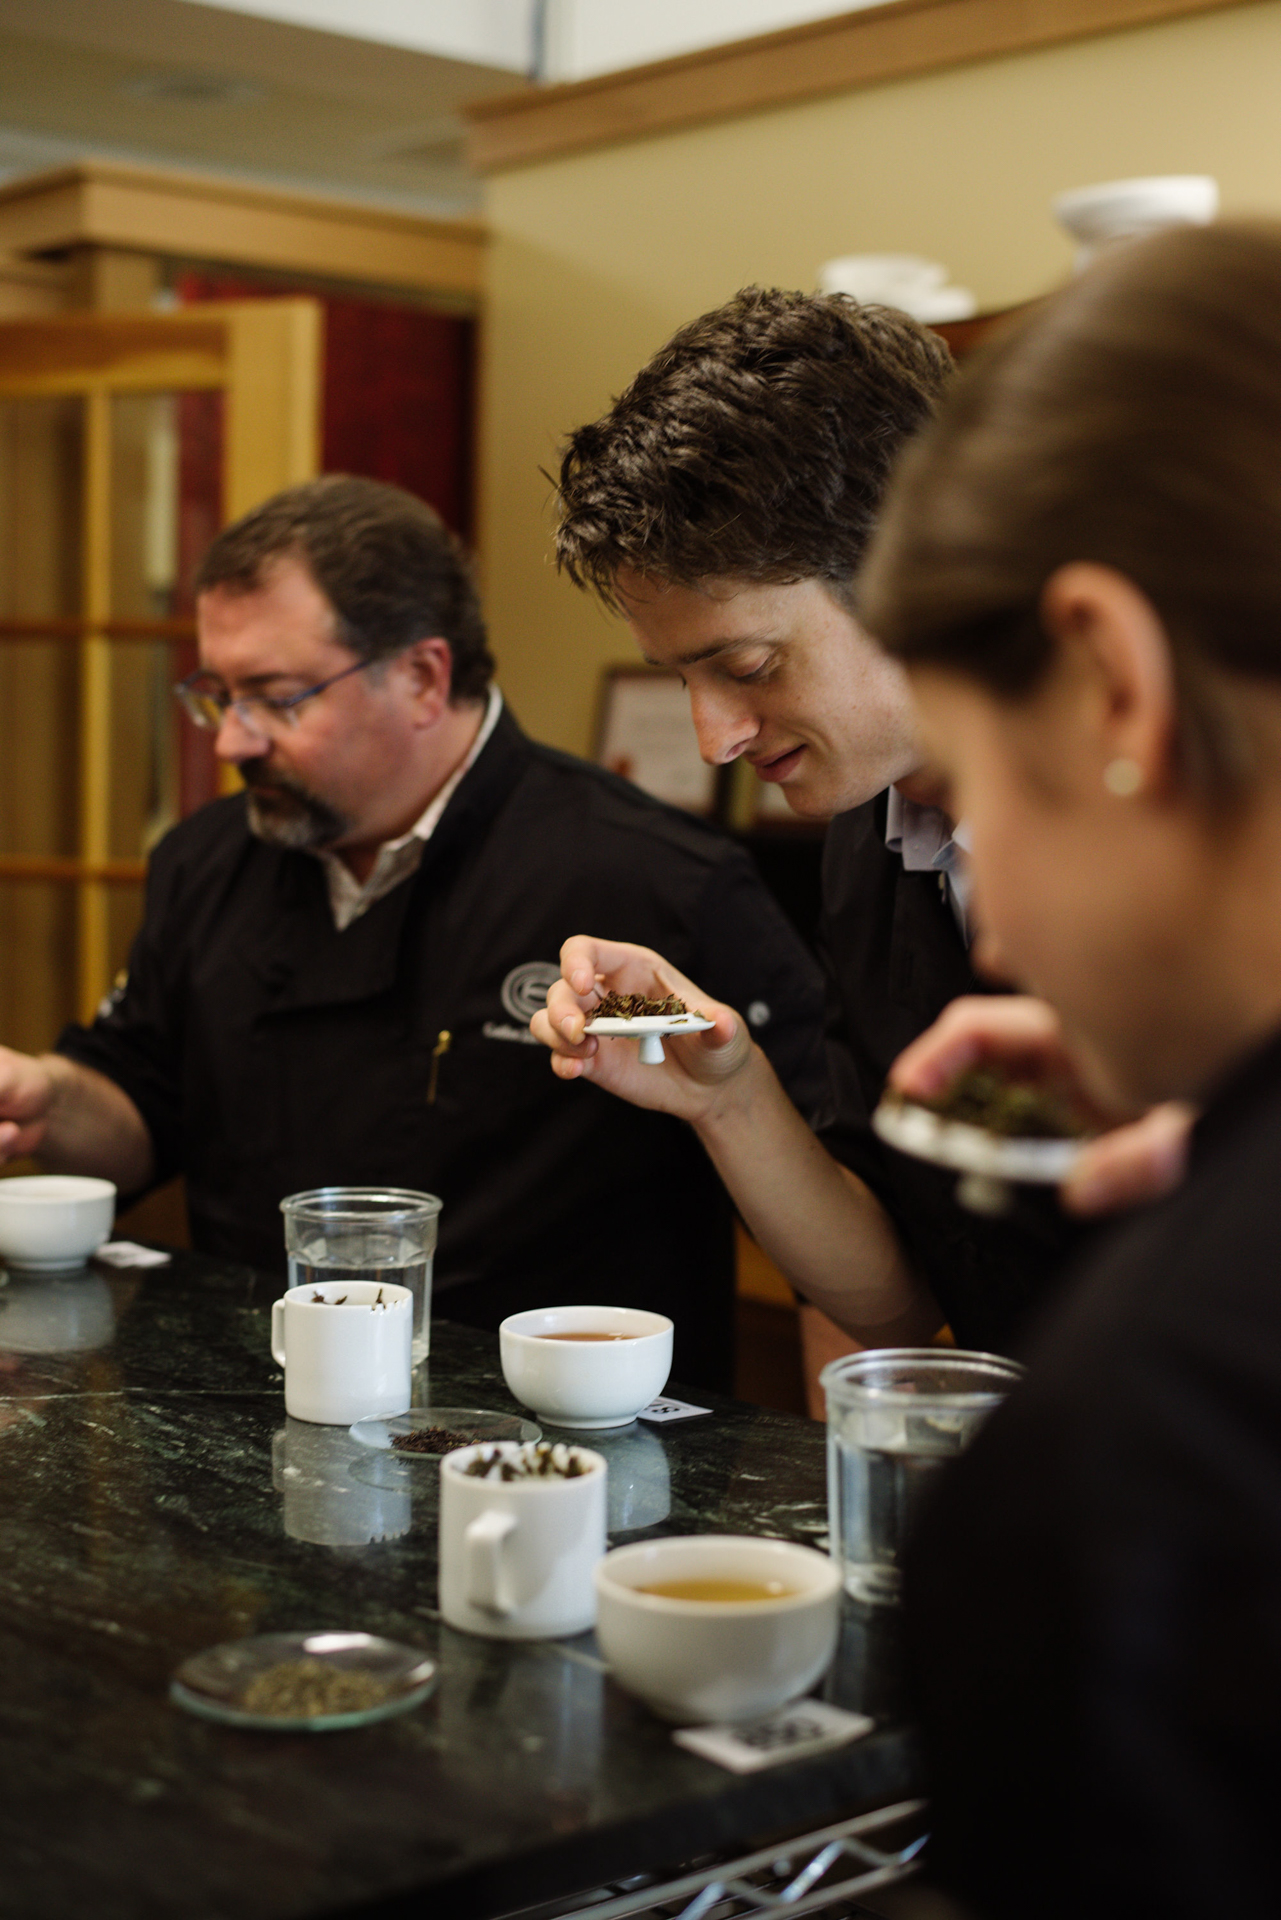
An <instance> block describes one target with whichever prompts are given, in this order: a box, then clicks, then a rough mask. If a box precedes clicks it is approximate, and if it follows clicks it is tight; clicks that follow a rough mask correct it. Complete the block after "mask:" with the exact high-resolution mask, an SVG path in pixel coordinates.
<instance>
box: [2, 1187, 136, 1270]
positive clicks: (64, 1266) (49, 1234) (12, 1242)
mask: <svg viewBox="0 0 1281 1920" xmlns="http://www.w3.org/2000/svg"><path fill="white" fill-rule="evenodd" d="M115 1212H116V1189H115V1187H114V1186H113V1185H112V1183H111V1181H110V1180H94V1179H91V1178H89V1176H88V1175H85V1174H78V1173H32V1174H19V1175H18V1176H17V1177H16V1178H15V1179H12V1180H0V1261H2V1262H3V1263H4V1265H5V1266H7V1267H15V1268H17V1269H18V1270H19V1271H20V1272H29V1273H69V1272H71V1271H72V1270H73V1269H74V1268H76V1267H82V1266H83V1265H84V1263H85V1261H86V1260H87V1259H88V1258H89V1256H90V1254H93V1253H96V1252H97V1251H98V1248H99V1247H100V1246H101V1245H102V1243H103V1241H104V1240H107V1239H109V1238H110V1236H111V1222H112V1220H113V1219H114V1218H115Z"/></svg>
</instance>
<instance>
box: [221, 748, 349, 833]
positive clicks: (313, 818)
mask: <svg viewBox="0 0 1281 1920" xmlns="http://www.w3.org/2000/svg"><path fill="white" fill-rule="evenodd" d="M241 772H242V775H243V776H244V779H245V785H246V787H247V789H248V792H249V827H250V831H251V832H253V833H255V834H256V835H257V837H258V838H259V839H260V840H265V841H266V842H267V843H268V845H269V846H273V847H291V848H293V849H295V850H296V851H314V850H315V849H316V848H317V847H332V846H333V845H334V843H335V841H337V840H341V839H342V838H343V836H344V834H346V833H348V832H349V831H350V829H351V826H352V822H351V821H350V820H349V819H348V818H347V816H346V814H344V813H339V812H338V811H337V809H336V808H334V807H331V806H329V805H328V804H327V802H326V801H324V800H318V799H317V798H316V796H315V794H314V793H308V792H307V790H306V788H305V787H300V786H298V785H297V784H296V783H295V782H294V781H292V780H283V779H281V778H279V776H278V777H277V778H276V779H274V780H270V781H267V780H263V781H255V780H254V779H253V777H252V776H251V775H250V774H248V773H247V771H246V770H245V769H244V768H242V769H241Z"/></svg>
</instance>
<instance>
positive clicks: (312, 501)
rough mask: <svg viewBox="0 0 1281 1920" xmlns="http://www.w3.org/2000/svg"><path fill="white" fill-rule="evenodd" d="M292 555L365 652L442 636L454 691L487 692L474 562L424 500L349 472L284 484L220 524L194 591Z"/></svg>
mask: <svg viewBox="0 0 1281 1920" xmlns="http://www.w3.org/2000/svg"><path fill="white" fill-rule="evenodd" d="M287 557H290V558H295V559H298V560H300V561H301V562H302V563H303V564H304V566H305V567H306V568H307V570H308V572H309V573H310V574H311V577H312V579H313V580H314V581H315V583H316V585H317V586H318V587H319V588H320V591H321V592H322V593H323V594H324V596H325V598H326V599H327V600H328V601H329V603H330V605H331V606H332V607H333V609H334V612H335V613H336V614H337V616H338V638H339V640H340V641H341V642H342V644H343V645H344V646H345V647H349V648H350V649H351V651H352V652H353V653H356V654H359V655H360V657H361V659H362V660H387V659H390V658H391V657H392V655H393V654H397V653H400V652H402V651H403V650H404V648H406V647H408V646H412V645H413V643H414V641H415V640H425V639H430V638H433V637H436V636H439V637H440V638H441V639H443V640H448V642H449V647H450V652H451V654H452V656H453V669H452V677H451V681H450V699H451V700H455V701H459V700H476V699H479V698H480V696H481V695H482V694H483V693H484V692H485V689H486V688H487V687H488V685H489V682H490V678H491V676H492V674H493V671H494V661H493V656H492V655H491V653H490V651H489V645H488V640H487V636H486V633H485V621H484V616H483V615H482V613H481V610H480V600H479V597H478V595H477V593H476V588H475V585H474V583H473V581H472V577H471V570H470V568H469V566H468V564H467V560H466V557H465V555H464V553H463V550H462V547H461V546H460V544H459V542H458V541H457V540H456V539H455V538H454V536H453V534H452V533H450V531H449V529H448V528H447V527H446V526H445V525H444V523H443V521H442V520H441V519H440V518H439V516H438V515H437V514H435V513H433V511H432V509H431V508H430V507H429V506H428V505H427V504H426V502H425V501H423V500H419V499H418V498H416V496H415V495H414V494H412V493H406V492H405V491H404V489H403V488H401V487H392V486H388V485H387V484H386V483H385V482H384V481H381V480H362V479H359V478H357V477H355V476H353V475H351V474H346V473H330V474H326V475H325V476H324V477H323V478H322V479H320V480H308V481H305V482H304V483H303V485H302V486H298V487H287V488H286V489H285V491H284V492H283V493H277V494H273V496H272V497H271V499H270V500H264V502H263V503H262V505H261V506H260V507H255V508H254V509H253V511H252V512H250V513H247V514H245V515H244V516H243V518H241V519H239V520H237V521H235V522H234V523H233V524H232V525H231V526H229V527H226V528H224V530H223V531H222V532H221V533H220V534H219V535H218V538H217V539H216V540H215V541H214V543H213V545H212V547H210V549H209V551H208V553H207V554H206V555H205V558H204V561H203V563H202V565H201V567H200V571H199V572H198V573H197V575H196V592H197V593H207V592H208V591H209V590H210V589H211V588H213V587H225V588H227V589H228V590H229V591H230V592H232V593H253V592H255V591H256V590H257V589H258V588H259V587H260V586H262V584H263V581H264V578H265V576H266V574H267V572H268V571H269V570H270V568H271V566H272V564H273V563H274V562H275V561H278V560H281V559H285V558H287Z"/></svg>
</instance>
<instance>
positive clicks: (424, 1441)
mask: <svg viewBox="0 0 1281 1920" xmlns="http://www.w3.org/2000/svg"><path fill="white" fill-rule="evenodd" d="M475 1438H476V1436H475V1434H474V1433H455V1432H454V1431H453V1430H452V1429H451V1428H449V1427H413V1428H411V1429H410V1431H409V1432H408V1433H393V1434H392V1436H391V1444H392V1446H393V1447H394V1449H395V1450H396V1452H397V1453H456V1452H457V1450H458V1448H459V1447H470V1446H471V1445H472V1444H473V1442H474V1441H475Z"/></svg>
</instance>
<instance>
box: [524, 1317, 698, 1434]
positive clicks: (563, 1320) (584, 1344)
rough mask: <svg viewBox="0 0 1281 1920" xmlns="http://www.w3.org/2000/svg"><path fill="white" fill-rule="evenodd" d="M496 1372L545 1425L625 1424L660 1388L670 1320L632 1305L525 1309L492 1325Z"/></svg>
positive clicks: (668, 1366)
mask: <svg viewBox="0 0 1281 1920" xmlns="http://www.w3.org/2000/svg"><path fill="white" fill-rule="evenodd" d="M498 1352H499V1357H500V1359H501V1361H502V1367H503V1378H504V1380H505V1381H506V1382H507V1385H508V1386H509V1387H510V1388H511V1390H512V1392H513V1393H514V1394H515V1396H516V1398H517V1399H518V1400H519V1401H520V1402H521V1403H522V1404H523V1405H524V1406H527V1407H532V1408H533V1409H534V1412H535V1413H536V1414H537V1415H538V1416H539V1418H540V1419H541V1420H545V1421H547V1422H548V1424H549V1425H551V1426H553V1427H574V1428H581V1429H591V1428H593V1427H625V1426H627V1425H629V1424H630V1422H631V1421H633V1420H634V1419H635V1418H636V1416H637V1414H638V1413H639V1412H640V1411H641V1408H642V1407H647V1406H648V1405H649V1403H650V1401H651V1400H654V1399H656V1398H657V1396H658V1395H659V1394H660V1393H661V1392H662V1391H663V1388H664V1387H665V1386H666V1385H667V1376H668V1374H669V1373H670V1372H671V1370H672V1323H671V1321H670V1320H669V1319H668V1318H667V1316H666V1314H662V1313H646V1312H645V1311H644V1310H643V1309H642V1308H640V1307H531V1308H530V1309H529V1310H528V1311H527V1312H525V1313H513V1314H512V1315H511V1316H510V1317H509V1318H508V1319H506V1320H504V1321H503V1322H502V1324H501V1326H500V1327H499V1329H498Z"/></svg>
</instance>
